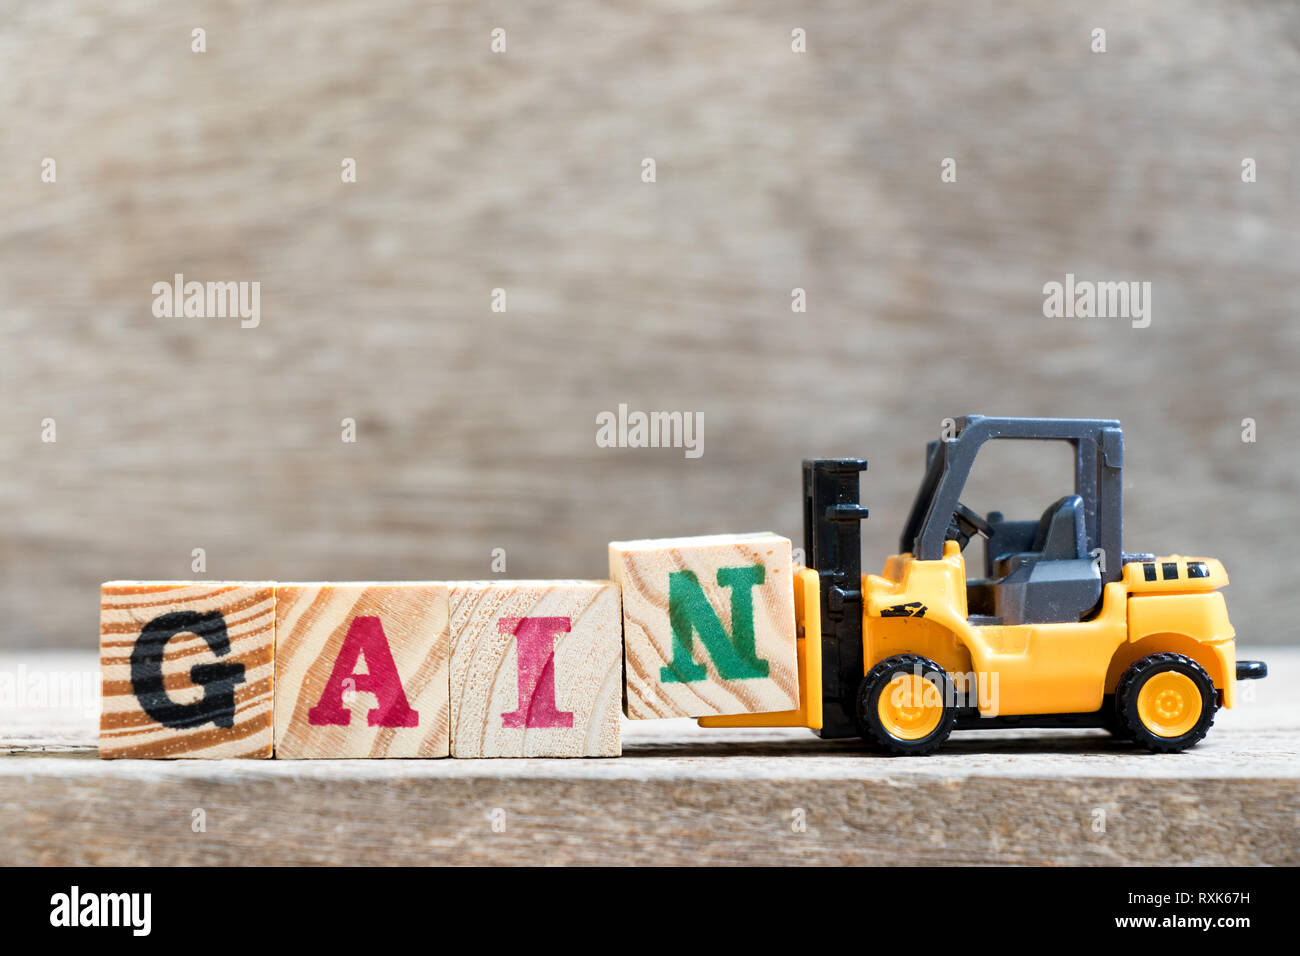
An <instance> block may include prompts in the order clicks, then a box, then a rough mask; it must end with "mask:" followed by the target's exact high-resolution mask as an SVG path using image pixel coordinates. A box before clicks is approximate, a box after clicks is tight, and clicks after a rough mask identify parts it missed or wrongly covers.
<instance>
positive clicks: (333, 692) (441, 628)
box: [275, 582, 451, 759]
mask: <svg viewBox="0 0 1300 956" xmlns="http://www.w3.org/2000/svg"><path fill="white" fill-rule="evenodd" d="M447 595H448V588H447V585H446V584H443V583H439V582H419V583H414V582H413V583H393V584H280V585H277V586H276V633H275V645H276V668H275V755H276V757H277V758H282V759H299V758H332V757H446V756H447V755H448V753H449V752H450V736H449V731H448V727H449V711H448V696H447V695H448V672H447V665H448V657H449V653H450V646H451V645H450V639H449V636H448V632H447Z"/></svg>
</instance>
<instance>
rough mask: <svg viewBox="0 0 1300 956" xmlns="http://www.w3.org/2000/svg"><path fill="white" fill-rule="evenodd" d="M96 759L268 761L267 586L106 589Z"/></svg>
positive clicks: (270, 639)
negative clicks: (186, 758)
mask: <svg viewBox="0 0 1300 956" xmlns="http://www.w3.org/2000/svg"><path fill="white" fill-rule="evenodd" d="M99 630H100V639H99V656H100V673H101V675H102V680H103V690H104V709H103V713H102V716H101V717H100V723H99V755H100V756H101V757H261V758H266V757H270V756H271V717H272V711H271V698H272V676H273V672H274V666H275V661H274V655H275V587H274V585H271V584H231V583H213V582H202V583H199V582H159V581H150V582H141V581H110V582H109V583H107V584H105V585H104V586H103V589H102V591H101V601H100V618H99Z"/></svg>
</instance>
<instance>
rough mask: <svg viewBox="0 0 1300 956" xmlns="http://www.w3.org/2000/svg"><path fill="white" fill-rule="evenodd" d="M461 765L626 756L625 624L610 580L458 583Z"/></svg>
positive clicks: (456, 734)
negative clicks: (622, 725) (466, 761)
mask: <svg viewBox="0 0 1300 956" xmlns="http://www.w3.org/2000/svg"><path fill="white" fill-rule="evenodd" d="M450 618H451V624H450V628H451V726H452V730H451V752H452V755H453V756H455V757H617V756H618V755H619V754H620V753H621V752H622V742H621V738H620V735H619V701H620V699H621V697H622V688H623V668H622V660H623V654H622V631H621V624H622V618H621V613H620V609H619V591H618V588H617V587H616V586H615V585H614V584H612V583H611V582H609V581H502V582H467V583H464V584H453V585H452V588H451V599H450Z"/></svg>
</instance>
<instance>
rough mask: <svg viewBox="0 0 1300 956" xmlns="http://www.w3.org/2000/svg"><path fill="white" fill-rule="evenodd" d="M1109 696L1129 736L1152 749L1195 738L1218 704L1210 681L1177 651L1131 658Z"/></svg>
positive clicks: (1181, 745)
mask: <svg viewBox="0 0 1300 956" xmlns="http://www.w3.org/2000/svg"><path fill="white" fill-rule="evenodd" d="M1115 700H1116V703H1117V705H1118V708H1119V717H1120V720H1121V721H1122V722H1123V723H1124V726H1125V727H1127V728H1128V732H1129V734H1130V736H1131V738H1132V739H1133V741H1134V742H1136V743H1139V744H1141V745H1142V746H1143V747H1146V748H1147V749H1148V750H1154V751H1156V752H1157V753H1178V752H1179V751H1183V750H1186V749H1187V748H1189V747H1191V746H1193V745H1194V744H1196V743H1197V742H1198V741H1200V740H1201V739H1202V738H1204V737H1205V735H1206V733H1208V732H1209V730H1210V725H1211V724H1213V723H1214V712H1215V711H1216V710H1217V709H1218V699H1217V696H1216V694H1215V691H1214V681H1212V680H1210V675H1209V674H1207V673H1206V672H1205V668H1203V667H1202V666H1201V665H1200V664H1198V663H1196V661H1194V660H1192V659H1191V658H1190V657H1186V656H1184V655H1182V654H1170V653H1164V654H1152V655H1151V656H1150V657H1144V658H1142V660H1140V661H1138V662H1137V663H1135V664H1133V665H1132V666H1131V667H1130V668H1129V669H1128V670H1126V671H1125V672H1124V676H1123V677H1121V678H1120V681H1119V685H1118V686H1117V687H1116V688H1115Z"/></svg>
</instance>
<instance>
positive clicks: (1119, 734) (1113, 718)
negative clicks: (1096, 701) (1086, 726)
mask: <svg viewBox="0 0 1300 956" xmlns="http://www.w3.org/2000/svg"><path fill="white" fill-rule="evenodd" d="M1101 725H1102V726H1103V727H1105V728H1106V729H1107V730H1108V731H1110V735H1111V736H1112V737H1116V738H1118V739H1120V740H1132V739H1133V735H1132V734H1131V733H1129V729H1128V724H1126V723H1124V718H1123V717H1121V716H1120V715H1119V705H1118V704H1116V703H1115V698H1114V696H1113V695H1110V694H1107V695H1106V697H1105V698H1104V699H1103V700H1102V702H1101Z"/></svg>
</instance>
